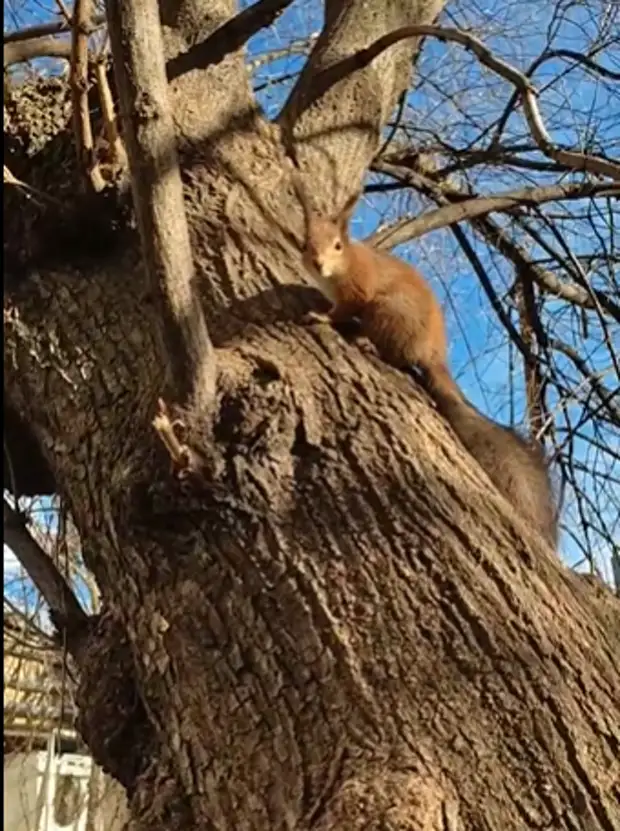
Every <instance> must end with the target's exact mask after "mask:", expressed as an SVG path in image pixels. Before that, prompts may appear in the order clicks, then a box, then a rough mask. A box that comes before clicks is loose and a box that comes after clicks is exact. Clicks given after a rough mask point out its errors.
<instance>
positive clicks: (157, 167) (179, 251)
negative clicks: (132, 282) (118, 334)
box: [107, 0, 215, 413]
mask: <svg viewBox="0 0 620 831" xmlns="http://www.w3.org/2000/svg"><path fill="white" fill-rule="evenodd" d="M107 13H108V29H109V33H110V43H111V47H112V57H113V61H114V69H115V73H116V84H117V88H118V93H119V101H120V107H121V113H122V117H123V125H124V136H125V142H126V149H127V153H128V157H129V163H130V168H131V183H132V189H133V197H134V207H135V211H136V216H137V220H138V226H139V229H140V236H141V240H142V249H143V254H144V259H145V264H146V268H147V272H148V275H149V278H150V281H151V285H152V288H153V292H154V295H155V297H157V298H158V299H159V301H160V303H161V315H162V321H163V326H164V338H165V341H166V348H167V358H168V361H169V366H168V370H169V371H170V372H171V375H170V377H169V379H168V380H169V381H170V382H171V383H175V384H178V385H180V388H181V391H182V392H183V393H184V394H192V393H193V395H194V396H195V403H196V404H197V406H199V407H200V408H201V409H203V408H204V412H205V413H208V412H210V409H211V405H212V401H213V396H214V390H215V357H214V353H213V347H212V345H211V341H210V339H209V333H208V331H207V325H206V322H205V319H204V315H203V311H202V306H201V303H200V299H199V296H198V291H197V289H196V287H195V274H194V264H193V260H192V251H191V246H190V238H189V230H188V227H187V220H186V216H185V207H184V204H183V185H182V183H181V174H180V171H179V161H178V157H177V151H176V140H175V126H174V121H173V117H172V111H171V107H170V102H169V99H168V80H167V78H166V70H165V62H164V47H163V39H162V31H161V25H160V20H159V11H158V6H157V4H156V3H143V2H140V0H108V2H107ZM163 383H164V379H162V386H163Z"/></svg>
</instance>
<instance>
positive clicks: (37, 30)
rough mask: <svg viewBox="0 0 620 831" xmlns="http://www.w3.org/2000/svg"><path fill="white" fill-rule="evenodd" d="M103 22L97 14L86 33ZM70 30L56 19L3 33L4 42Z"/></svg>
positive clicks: (58, 33) (68, 25)
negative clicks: (51, 21) (52, 21)
mask: <svg viewBox="0 0 620 831" xmlns="http://www.w3.org/2000/svg"><path fill="white" fill-rule="evenodd" d="M104 23H105V15H97V16H96V17H94V18H93V20H92V27H93V28H92V29H91V30H90V31H89V33H88V34H92V33H93V32H94V31H96V30H97V29H100V28H101V27H102V26H103V25H104ZM70 31H71V25H70V23H69V22H68V21H66V20H57V21H54V23H44V24H42V25H41V26H28V27H27V28H26V29H19V31H17V32H9V33H8V34H5V35H4V44H5V45H6V44H7V43H18V42H19V41H23V40H32V39H33V38H41V37H45V36H46V35H61V34H64V33H65V32H70Z"/></svg>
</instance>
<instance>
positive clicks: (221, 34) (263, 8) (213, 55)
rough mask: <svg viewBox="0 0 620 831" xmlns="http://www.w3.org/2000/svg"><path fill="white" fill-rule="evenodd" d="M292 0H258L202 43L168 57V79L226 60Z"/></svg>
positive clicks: (269, 23) (268, 24) (276, 16)
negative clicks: (170, 57) (170, 58)
mask: <svg viewBox="0 0 620 831" xmlns="http://www.w3.org/2000/svg"><path fill="white" fill-rule="evenodd" d="M292 2H293V0H259V2H258V3H254V4H253V5H252V6H248V8H247V9H244V10H243V11H242V12H239V14H238V15H236V16H235V17H233V18H231V19H230V20H227V21H226V23H224V24H222V26H220V27H219V28H218V29H216V30H215V31H214V32H213V33H212V34H211V35H209V37H208V38H207V39H206V40H203V41H202V43H197V44H196V45H195V46H192V47H191V48H190V49H188V50H187V52H184V53H182V54H180V55H178V56H177V57H176V58H173V59H172V60H170V61H168V64H167V66H166V71H167V74H168V78H169V80H173V79H174V78H178V76H179V75H183V73H185V72H190V71H191V70H192V69H206V68H207V67H208V66H212V65H213V64H217V63H219V62H220V61H223V60H224V58H225V57H226V56H227V55H230V53H231V52H236V51H237V49H240V48H241V47H242V46H243V45H244V44H245V43H246V42H247V41H248V40H249V39H250V38H251V37H252V36H253V35H255V34H256V33H257V32H259V31H260V30H261V29H265V28H266V27H267V26H271V24H272V23H273V22H274V21H275V20H276V19H277V18H278V16H279V15H281V14H282V12H283V11H284V10H285V9H286V7H287V6H290V5H291V3H292Z"/></svg>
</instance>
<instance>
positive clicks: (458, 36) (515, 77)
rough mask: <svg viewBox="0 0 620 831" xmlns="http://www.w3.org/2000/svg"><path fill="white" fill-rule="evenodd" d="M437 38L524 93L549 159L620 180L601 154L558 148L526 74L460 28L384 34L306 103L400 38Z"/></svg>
mask: <svg viewBox="0 0 620 831" xmlns="http://www.w3.org/2000/svg"><path fill="white" fill-rule="evenodd" d="M419 37H434V38H437V39H438V40H441V41H449V42H453V43H458V44H459V45H460V46H463V47H465V48H466V49H469V50H470V51H471V52H473V53H474V55H475V56H476V57H477V58H478V60H479V61H480V63H482V64H483V65H484V66H486V67H488V68H489V69H491V70H493V71H494V72H496V73H497V74H498V75H500V76H501V77H502V78H505V79H506V80H507V81H510V82H511V83H512V84H513V85H514V86H515V87H516V88H517V90H518V91H519V93H520V94H521V98H522V101H523V109H524V113H525V117H526V120H527V123H528V126H529V128H530V132H531V133H532V136H533V138H534V141H535V142H536V144H537V145H538V149H539V150H540V151H541V152H542V153H543V154H544V155H545V156H548V157H549V158H551V159H553V160H554V161H556V162H558V163H559V164H564V165H566V166H567V167H569V168H571V169H572V170H582V171H587V172H591V173H597V174H599V175H601V176H609V177H610V178H612V179H615V180H616V181H620V165H618V164H616V163H614V162H611V161H608V160H607V159H603V158H600V157H598V156H591V155H589V154H587V153H581V152H578V151H574V150H564V149H562V148H559V147H557V146H556V145H555V144H554V143H553V142H552V140H551V137H550V136H549V134H548V133H547V130H546V128H545V125H544V123H543V120H542V116H541V114H540V111H539V109H538V103H537V101H536V96H537V92H536V89H535V88H534V86H533V85H532V83H531V81H530V80H529V79H528V78H527V76H526V75H524V73H522V72H520V71H519V70H518V69H515V68H514V67H513V66H511V65H510V64H508V63H506V61H504V60H502V59H501V58H497V57H495V56H494V55H493V53H492V52H491V50H490V49H489V48H488V47H487V46H485V45H484V43H482V41H480V40H478V38H476V37H474V36H473V35H470V34H468V33H467V32H463V31H461V30H460V29H449V28H443V27H441V26H423V25H419V26H403V27H402V28H401V29H396V30H395V31H393V32H390V33H389V34H387V35H384V36H383V37H380V38H379V39H378V40H376V41H375V42H374V43H373V44H371V45H370V46H368V47H367V48H366V49H361V50H360V51H359V52H356V53H355V54H354V55H350V56H349V57H347V58H343V59H342V60H341V61H338V62H337V63H334V64H332V65H331V66H329V67H328V68H327V69H324V70H323V71H322V72H320V73H318V74H317V75H316V76H315V77H314V79H313V84H312V93H311V97H310V99H309V100H307V101H306V102H305V103H306V106H308V104H309V103H310V102H311V101H315V100H317V99H318V98H320V97H321V96H322V95H324V94H325V93H326V92H327V90H328V89H330V87H332V86H333V85H334V84H335V83H337V82H338V81H340V80H341V79H342V78H344V77H345V76H347V75H349V74H351V73H352V72H355V71H358V70H360V69H363V68H364V67H366V66H368V64H369V63H371V62H372V61H373V60H374V59H375V58H376V57H378V55H380V54H381V53H382V52H384V51H385V50H386V49H389V48H390V47H391V46H394V45H395V44H396V43H398V42H399V41H401V40H406V39H408V38H419Z"/></svg>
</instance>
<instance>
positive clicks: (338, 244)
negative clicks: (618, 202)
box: [334, 239, 342, 251]
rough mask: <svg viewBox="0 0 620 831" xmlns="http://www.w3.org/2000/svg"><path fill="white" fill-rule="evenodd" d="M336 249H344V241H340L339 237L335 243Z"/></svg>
mask: <svg viewBox="0 0 620 831" xmlns="http://www.w3.org/2000/svg"><path fill="white" fill-rule="evenodd" d="M334 250H335V251H342V243H341V242H340V240H339V239H337V240H336V242H335V243H334Z"/></svg>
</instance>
